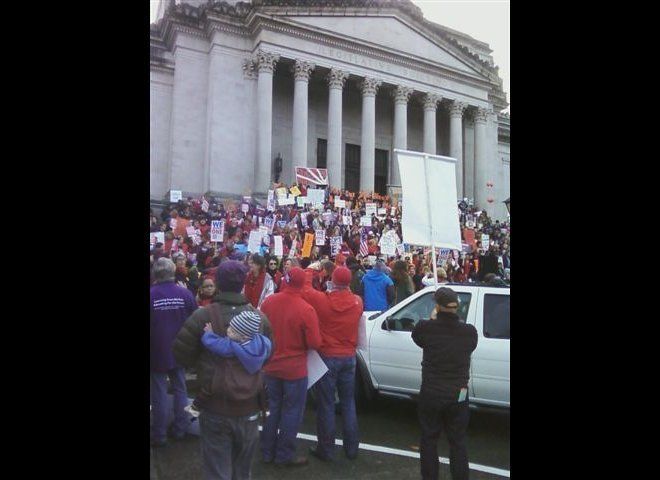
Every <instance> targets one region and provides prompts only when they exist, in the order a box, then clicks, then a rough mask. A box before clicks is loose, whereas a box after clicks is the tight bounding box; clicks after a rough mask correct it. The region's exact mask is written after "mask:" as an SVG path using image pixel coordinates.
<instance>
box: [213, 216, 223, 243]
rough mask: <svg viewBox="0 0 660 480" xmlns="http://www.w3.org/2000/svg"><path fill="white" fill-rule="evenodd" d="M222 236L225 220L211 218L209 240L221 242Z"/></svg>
mask: <svg viewBox="0 0 660 480" xmlns="http://www.w3.org/2000/svg"><path fill="white" fill-rule="evenodd" d="M224 236H225V221H224V220H211V241H212V242H222V239H223V237H224Z"/></svg>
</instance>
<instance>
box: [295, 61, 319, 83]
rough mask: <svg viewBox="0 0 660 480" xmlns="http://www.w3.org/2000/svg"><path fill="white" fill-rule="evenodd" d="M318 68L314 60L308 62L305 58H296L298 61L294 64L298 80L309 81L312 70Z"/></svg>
mask: <svg viewBox="0 0 660 480" xmlns="http://www.w3.org/2000/svg"><path fill="white" fill-rule="evenodd" d="M315 68H316V64H314V63H312V62H307V61H305V60H296V63H295V64H294V65H293V67H292V70H293V76H294V78H295V79H296V80H302V81H305V82H308V81H309V76H310V75H311V74H312V71H313V70H314V69H315Z"/></svg>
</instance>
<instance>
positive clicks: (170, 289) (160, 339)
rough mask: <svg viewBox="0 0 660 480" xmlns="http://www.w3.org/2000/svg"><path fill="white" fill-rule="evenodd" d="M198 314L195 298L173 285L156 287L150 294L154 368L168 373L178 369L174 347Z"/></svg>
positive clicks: (159, 284) (151, 341)
mask: <svg viewBox="0 0 660 480" xmlns="http://www.w3.org/2000/svg"><path fill="white" fill-rule="evenodd" d="M195 310H197V302H195V297H193V294H192V293H191V292H190V290H188V289H187V288H183V287H180V286H178V285H176V284H175V283H174V282H173V281H170V282H163V283H158V284H156V285H153V286H152V287H151V292H150V313H151V314H150V328H149V334H150V335H149V337H150V349H149V354H150V355H149V358H150V362H149V363H150V368H151V371H152V372H160V373H165V372H167V371H169V370H171V369H173V368H175V367H178V366H179V365H177V363H176V362H175V361H174V355H173V354H172V344H173V343H174V338H175V337H176V334H177V333H179V330H181V327H182V326H183V323H184V322H185V321H186V319H187V318H188V317H189V316H190V315H192V314H193V312H194V311H195Z"/></svg>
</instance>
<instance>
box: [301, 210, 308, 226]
mask: <svg viewBox="0 0 660 480" xmlns="http://www.w3.org/2000/svg"><path fill="white" fill-rule="evenodd" d="M300 223H302V226H303V228H307V227H308V225H307V214H306V213H305V214H303V215H301V216H300Z"/></svg>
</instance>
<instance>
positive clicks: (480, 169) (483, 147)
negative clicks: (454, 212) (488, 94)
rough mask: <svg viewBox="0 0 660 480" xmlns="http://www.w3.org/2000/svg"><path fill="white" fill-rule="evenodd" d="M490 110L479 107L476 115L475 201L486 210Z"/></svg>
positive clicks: (476, 204) (481, 208)
mask: <svg viewBox="0 0 660 480" xmlns="http://www.w3.org/2000/svg"><path fill="white" fill-rule="evenodd" d="M488 114H489V111H488V110H487V109H485V108H482V107H479V108H478V109H477V113H476V114H475V116H474V183H475V185H474V203H475V206H476V207H477V208H478V209H480V210H484V209H487V207H488V202H487V201H486V197H487V187H486V182H488V150H489V145H488V132H487V131H486V128H487V125H486V123H487V122H488Z"/></svg>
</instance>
